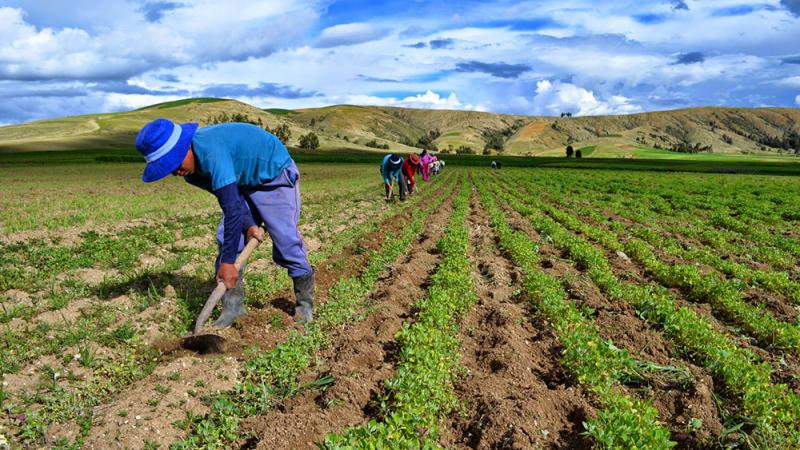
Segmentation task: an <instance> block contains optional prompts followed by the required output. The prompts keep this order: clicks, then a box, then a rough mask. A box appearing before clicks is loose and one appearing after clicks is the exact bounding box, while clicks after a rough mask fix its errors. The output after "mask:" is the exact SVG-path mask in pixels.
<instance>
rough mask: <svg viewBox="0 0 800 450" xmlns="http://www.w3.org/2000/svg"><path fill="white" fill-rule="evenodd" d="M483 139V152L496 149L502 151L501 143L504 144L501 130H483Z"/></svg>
mask: <svg viewBox="0 0 800 450" xmlns="http://www.w3.org/2000/svg"><path fill="white" fill-rule="evenodd" d="M482 134H483V140H484V141H485V142H486V145H485V146H484V154H486V155H488V154H489V153H486V150H497V151H498V152H502V151H503V145H504V144H505V135H504V133H503V130H483V133H482Z"/></svg>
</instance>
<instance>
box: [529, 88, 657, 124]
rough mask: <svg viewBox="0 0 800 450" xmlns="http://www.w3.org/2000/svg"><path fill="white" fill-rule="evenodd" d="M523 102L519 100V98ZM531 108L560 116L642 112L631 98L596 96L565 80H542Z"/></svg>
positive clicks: (530, 105) (537, 111) (541, 112)
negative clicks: (600, 97)
mask: <svg viewBox="0 0 800 450" xmlns="http://www.w3.org/2000/svg"><path fill="white" fill-rule="evenodd" d="M517 101H519V99H517ZM528 107H529V108H530V109H531V112H533V113H537V114H548V115H557V114H560V113H562V112H571V113H573V114H575V115H581V116H592V115H602V114H627V113H633V112H638V111H641V107H639V106H637V105H635V104H632V103H631V99H629V98H627V97H624V96H621V95H612V96H609V98H608V99H606V100H600V99H598V98H597V97H595V94H594V92H592V91H590V90H587V89H584V88H582V87H580V86H576V85H574V84H571V83H563V82H561V81H550V80H540V81H538V82H537V83H536V91H535V95H534V97H533V99H532V101H530V102H529V104H528Z"/></svg>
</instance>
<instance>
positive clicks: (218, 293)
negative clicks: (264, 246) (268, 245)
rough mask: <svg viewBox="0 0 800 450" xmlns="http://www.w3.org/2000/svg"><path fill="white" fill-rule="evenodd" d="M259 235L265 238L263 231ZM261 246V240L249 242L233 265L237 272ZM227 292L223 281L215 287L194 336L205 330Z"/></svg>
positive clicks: (199, 319)
mask: <svg viewBox="0 0 800 450" xmlns="http://www.w3.org/2000/svg"><path fill="white" fill-rule="evenodd" d="M257 235H260V236H264V232H263V230H262V229H260V228H259V233H257ZM259 245H261V240H259V238H257V237H252V238H250V240H249V241H247V245H245V247H244V250H242V253H239V256H237V257H236V261H235V262H234V263H233V265H234V267H235V268H236V270H237V271H238V270H239V269H240V268H241V267H242V264H244V263H245V262H247V258H249V257H250V254H252V253H253V251H254V250H255V249H256V248H258V246H259ZM225 291H227V288H226V287H225V283H224V282H222V281H220V282H219V283H217V287H215V288H214V291H213V292H211V295H210V296H209V297H208V300H206V304H205V306H203V310H202V311H200V315H198V316H197V321H196V322H195V323H194V334H197V333H199V332H200V330H201V329H202V328H203V325H205V323H206V321H207V320H208V317H209V316H210V315H211V312H212V311H214V308H215V307H216V306H217V303H219V300H220V299H221V298H222V296H223V295H225Z"/></svg>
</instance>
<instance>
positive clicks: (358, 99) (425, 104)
mask: <svg viewBox="0 0 800 450" xmlns="http://www.w3.org/2000/svg"><path fill="white" fill-rule="evenodd" d="M344 103H347V104H353V105H363V106H398V107H405V108H424V109H461V110H472V111H483V110H485V108H484V107H483V106H482V105H472V104H468V103H467V104H465V103H462V102H461V100H459V98H458V96H457V95H456V93H455V92H451V93H450V94H449V95H448V96H446V97H445V96H442V95H440V94H439V93H437V92H433V91H430V90H428V91H426V92H425V93H420V94H416V95H409V96H406V97H403V98H397V97H377V96H372V95H350V96H347V97H345V98H344Z"/></svg>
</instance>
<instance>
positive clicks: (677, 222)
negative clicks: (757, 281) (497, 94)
mask: <svg viewBox="0 0 800 450" xmlns="http://www.w3.org/2000/svg"><path fill="white" fill-rule="evenodd" d="M614 174H615V175H619V174H618V173H616V172H615V173H614ZM559 175H560V174H559ZM564 175H567V176H563V177H562V176H558V175H556V176H551V177H547V180H546V181H547V182H546V183H545V182H544V181H545V180H541V181H539V182H537V183H536V184H537V185H538V187H540V188H543V189H545V190H546V191H549V192H557V193H558V194H557V195H556V196H555V197H556V198H557V199H558V200H561V199H563V198H569V197H575V198H585V199H588V202H589V203H599V204H603V205H606V206H608V205H612V206H613V207H614V208H615V209H616V210H617V212H618V213H619V214H621V215H622V216H624V217H626V218H629V219H632V220H636V221H641V220H642V219H645V220H646V221H648V222H652V223H658V224H659V225H661V226H664V227H666V228H668V229H669V230H670V231H672V232H674V233H676V234H684V235H686V236H689V237H696V238H698V239H700V240H702V241H703V242H706V243H708V244H709V245H712V246H713V247H714V248H715V249H724V250H726V251H730V252H735V253H737V254H739V255H752V257H754V258H756V259H758V260H760V261H763V262H766V263H769V264H772V265H775V266H778V267H781V268H790V267H793V266H794V263H795V260H796V258H795V257H796V256H798V254H797V253H796V251H797V249H798V248H800V245H798V243H797V241H796V240H793V239H790V238H787V237H784V236H783V235H782V234H783V231H785V230H775V229H772V228H766V227H765V226H764V224H763V223H761V222H754V221H748V222H747V223H742V222H740V221H738V220H737V219H735V218H733V217H731V214H735V213H736V212H735V211H730V210H729V209H728V208H727V207H726V208H721V209H720V208H719V207H718V206H716V205H715V202H716V201H718V200H719V197H716V196H714V195H708V194H707V193H705V192H704V191H702V192H699V193H697V194H696V195H694V196H695V197H697V198H698V199H701V200H699V201H700V202H701V203H700V204H699V205H696V204H695V203H696V202H697V201H698V200H693V201H692V205H691V206H690V205H687V204H686V200H685V199H686V198H687V193H686V192H685V190H687V189H688V188H686V187H681V186H679V185H677V184H676V183H672V185H670V186H661V187H659V188H658V189H660V190H655V189H654V188H649V189H648V188H647V186H646V184H644V183H643V182H642V180H639V181H637V182H635V183H633V182H631V184H628V185H624V186H621V185H620V183H619V182H615V181H614V180H608V179H605V178H604V177H603V176H596V177H587V178H588V179H584V180H580V181H577V182H576V181H575V180H574V177H572V176H568V175H569V174H564ZM743 188H745V187H743ZM746 188H748V189H750V190H754V191H757V190H758V189H762V188H763V183H760V184H758V185H753V186H746ZM783 196H785V194H783ZM688 197H689V198H691V197H692V196H688ZM584 203H585V202H584ZM770 207H771V208H772V209H775V205H774V204H773V202H771V201H770V202H769V203H768V204H767V205H766V206H765V207H764V208H770ZM787 208H790V209H791V208H796V206H794V205H792V204H789V205H787ZM786 214H788V213H787V212H786V211H784V213H783V215H786ZM795 214H797V215H798V216H800V212H797V211H796V212H795ZM783 225H784V226H785V225H786V224H785V223H784V224H783ZM789 229H791V228H789ZM741 241H745V242H744V243H743V242H741Z"/></svg>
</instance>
